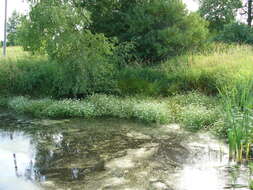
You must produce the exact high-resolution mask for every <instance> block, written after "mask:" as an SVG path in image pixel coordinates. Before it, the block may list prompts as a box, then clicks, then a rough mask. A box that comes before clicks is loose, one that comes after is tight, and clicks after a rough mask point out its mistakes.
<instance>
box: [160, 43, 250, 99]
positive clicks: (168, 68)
mask: <svg viewBox="0 0 253 190" xmlns="http://www.w3.org/2000/svg"><path fill="white" fill-rule="evenodd" d="M252 60H253V48H252V47H251V46H247V45H230V46H228V45H222V44H218V45H216V46H214V47H213V50H207V51H204V52H201V53H197V54H187V55H184V56H180V57H175V58H173V59H171V60H168V61H167V62H164V63H163V64H162V65H161V70H163V71H165V72H166V73H167V75H168V77H169V78H170V80H171V81H172V82H173V83H174V84H176V86H175V85H172V86H171V88H172V89H171V90H172V91H178V92H181V91H191V90H193V89H194V90H199V91H201V92H204V93H208V94H218V92H219V90H218V89H221V88H223V87H225V86H228V87H231V88H232V87H233V86H235V85H236V84H237V83H238V82H239V81H242V80H241V79H242V78H243V77H247V78H249V77H250V76H252V75H253V62H252Z"/></svg>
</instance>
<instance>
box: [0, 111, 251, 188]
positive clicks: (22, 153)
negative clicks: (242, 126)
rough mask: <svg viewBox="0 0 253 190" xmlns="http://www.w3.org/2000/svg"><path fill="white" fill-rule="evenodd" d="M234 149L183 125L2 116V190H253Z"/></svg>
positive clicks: (245, 167) (8, 114)
mask: <svg viewBox="0 0 253 190" xmlns="http://www.w3.org/2000/svg"><path fill="white" fill-rule="evenodd" d="M250 178H252V174H251V173H250V170H249V168H248V167H247V166H236V165H235V164H234V163H230V162H229V161H228V150H227V146H226V145H225V144H224V143H222V142H220V141H218V140H217V139H215V138H214V137H212V136H211V135H209V134H203V133H199V134H192V133H189V132H185V131H183V130H181V129H180V128H179V127H178V126H177V125H168V126H147V125H145V124H140V123H136V122H129V121H119V120H116V119H102V120H90V121H84V120H32V119H29V118H24V117H20V116H19V117H17V116H15V115H12V114H11V113H6V112H5V113H3V112H2V113H1V114H0V190H37V189H38V190H44V189H45V190H51V189H54V190H55V189H64V190H65V189H70V190H72V189H73V190H75V189H77V190H81V189H88V190H89V189H91V190H93V189H94V190H97V189H101V190H107V189H110V190H114V189H117V190H120V189H125V190H127V189H128V190H131V189H132V190H134V189H136V190H142V189H143V190H159V189H167V190H223V189H231V190H234V189H240V190H249V188H248V181H249V179H250Z"/></svg>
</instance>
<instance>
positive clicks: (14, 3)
mask: <svg viewBox="0 0 253 190" xmlns="http://www.w3.org/2000/svg"><path fill="white" fill-rule="evenodd" d="M183 1H184V2H185V3H186V4H187V6H188V8H189V10H191V11H195V10H197V9H198V4H197V3H196V1H195V0H183ZM4 5H5V0H0V39H1V40H2V39H3V30H4V7H5V6H4ZM14 10H17V11H18V12H21V13H27V11H28V5H27V3H26V0H8V11H7V12H8V17H10V16H11V14H12V12H13V11H14Z"/></svg>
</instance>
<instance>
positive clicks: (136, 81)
mask: <svg viewBox="0 0 253 190" xmlns="http://www.w3.org/2000/svg"><path fill="white" fill-rule="evenodd" d="M118 80H119V82H118V86H119V89H120V91H121V94H122V95H134V94H142V95H146V96H154V95H160V94H163V91H166V89H167V85H168V80H167V77H166V75H165V73H163V72H162V71H160V70H158V69H155V68H149V67H140V66H138V67H126V68H123V69H121V71H120V72H119V76H118Z"/></svg>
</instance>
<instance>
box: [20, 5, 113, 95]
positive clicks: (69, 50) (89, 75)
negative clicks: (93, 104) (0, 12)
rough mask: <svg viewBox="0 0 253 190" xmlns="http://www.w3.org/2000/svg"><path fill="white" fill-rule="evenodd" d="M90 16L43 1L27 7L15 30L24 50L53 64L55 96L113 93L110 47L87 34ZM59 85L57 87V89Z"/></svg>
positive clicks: (72, 7)
mask: <svg viewBox="0 0 253 190" xmlns="http://www.w3.org/2000/svg"><path fill="white" fill-rule="evenodd" d="M90 24H91V21H90V14H89V12H88V11H87V10H86V9H85V8H84V7H79V6H77V5H76V4H75V1H74V0H73V1H71V0H43V1H39V2H37V3H35V4H33V6H32V7H31V11H30V13H29V16H27V17H26V18H25V19H23V20H22V24H21V27H20V28H19V30H18V36H19V39H20V42H21V44H22V46H23V47H24V49H25V50H27V51H31V52H33V53H42V54H46V55H48V57H49V59H51V60H53V61H54V62H57V65H58V66H59V74H58V75H59V76H58V78H57V81H55V83H56V84H55V86H57V87H58V86H59V88H57V89H56V90H55V91H56V94H57V96H63V95H70V96H77V95H87V94H91V93H96V92H103V93H110V92H112V91H114V90H115V88H116V84H114V83H115V81H114V77H115V76H114V75H115V74H116V72H115V70H114V69H115V68H116V66H115V65H116V64H114V60H113V51H114V45H113V44H112V43H111V42H110V41H109V40H108V39H107V38H106V37H105V36H104V35H103V34H93V33H92V32H91V31H90V30H89V27H90ZM58 84H59V85H58Z"/></svg>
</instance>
